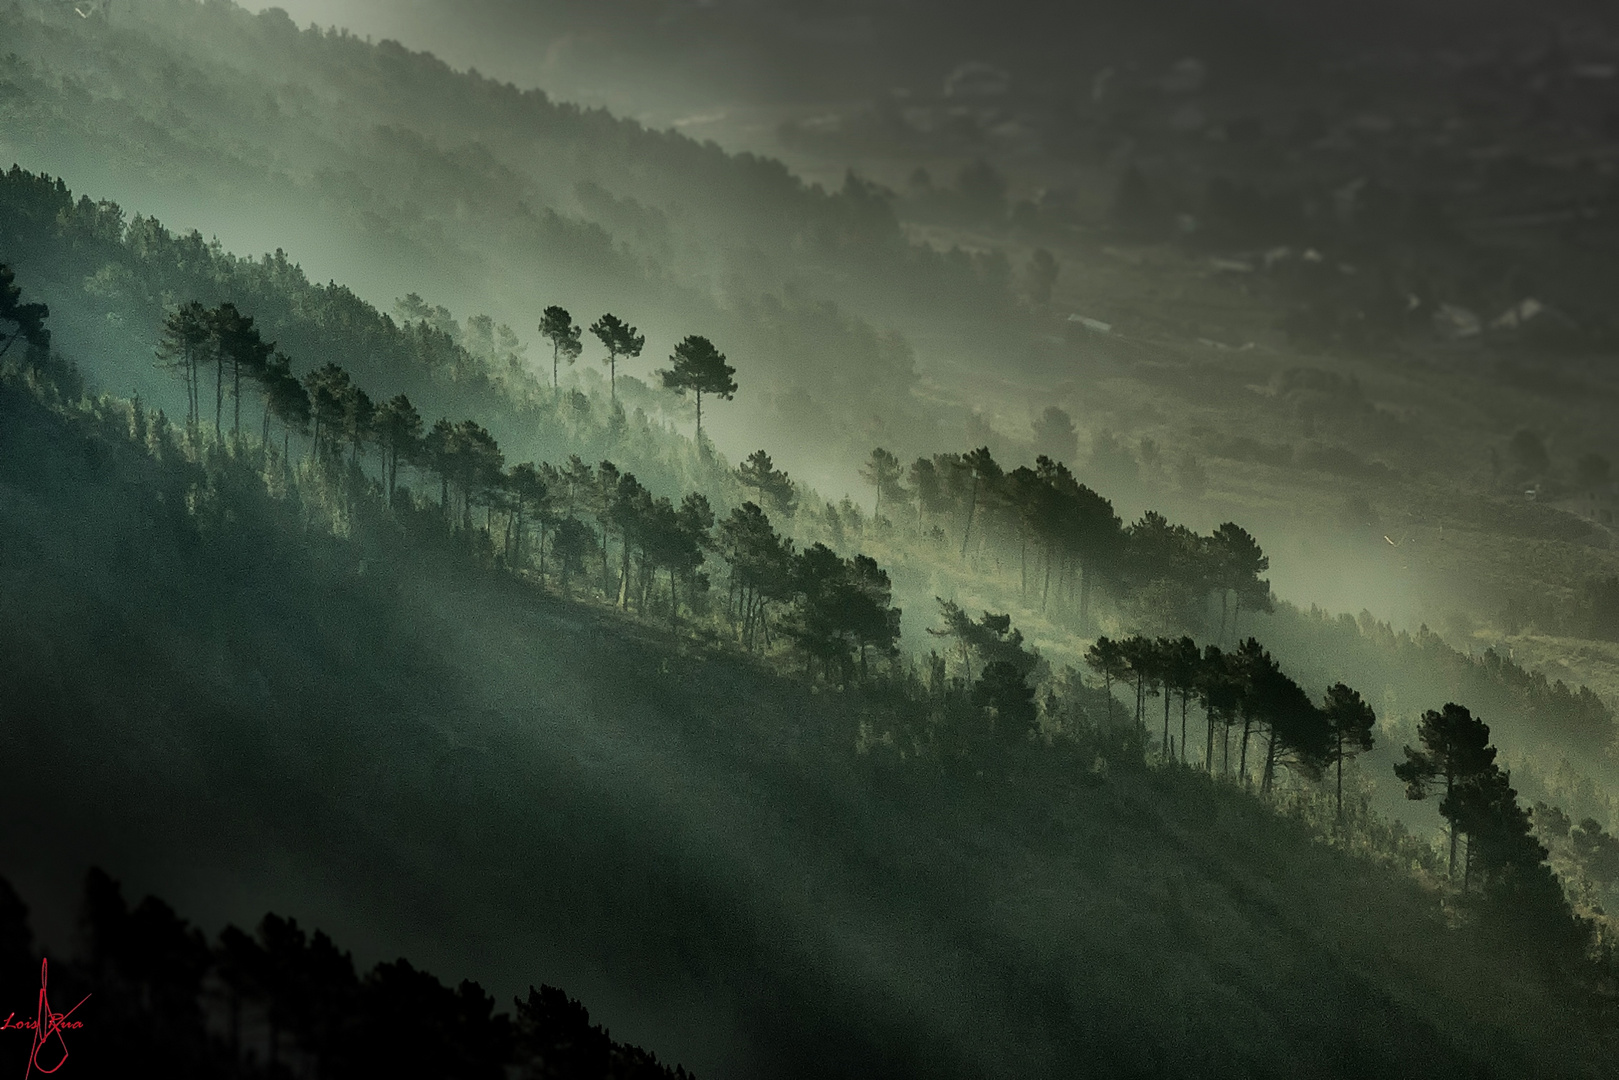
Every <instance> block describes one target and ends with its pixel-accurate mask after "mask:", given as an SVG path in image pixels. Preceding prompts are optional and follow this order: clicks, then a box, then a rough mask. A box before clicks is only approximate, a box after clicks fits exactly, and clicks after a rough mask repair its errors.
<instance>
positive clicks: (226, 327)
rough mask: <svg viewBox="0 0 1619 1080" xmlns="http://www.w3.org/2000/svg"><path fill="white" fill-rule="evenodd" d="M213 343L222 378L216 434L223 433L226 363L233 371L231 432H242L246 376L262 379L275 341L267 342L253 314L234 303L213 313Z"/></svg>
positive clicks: (217, 395)
mask: <svg viewBox="0 0 1619 1080" xmlns="http://www.w3.org/2000/svg"><path fill="white" fill-rule="evenodd" d="M212 329H213V346H214V354H215V357H216V371H217V374H218V379H217V380H216V384H215V412H214V434H215V435H216V436H217V435H218V434H219V420H220V417H219V410H220V407H221V406H222V404H223V395H224V388H223V376H224V369H225V366H226V365H229V367H230V373H231V401H232V405H233V410H234V417H233V419H232V421H231V434H232V435H233V436H235V437H240V436H241V433H242V376H243V375H244V374H245V375H247V376H248V377H249V378H258V377H260V375H261V374H262V373H263V372H264V370H265V369H266V368H267V367H268V366H269V362H270V357H271V355H272V354H273V353H274V352H275V343H274V342H267V341H265V340H264V339H263V338H262V337H261V336H260V335H259V331H258V328H257V327H255V326H254V325H253V318H252V316H250V315H243V314H242V313H241V312H240V311H238V310H236V305H235V304H231V303H223V304H220V305H219V306H218V307H217V308H215V309H214V311H213V315H212Z"/></svg>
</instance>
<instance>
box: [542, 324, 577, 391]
mask: <svg viewBox="0 0 1619 1080" xmlns="http://www.w3.org/2000/svg"><path fill="white" fill-rule="evenodd" d="M583 334H584V330H582V329H581V328H580V327H579V325H578V324H577V323H575V322H574V321H573V316H572V315H570V314H568V310H567V308H562V307H558V306H556V305H555V304H552V305H551V306H550V307H548V308H546V309H545V311H544V312H543V313H542V314H541V315H540V336H541V337H543V338H544V339H545V340H547V341H549V342H550V343H551V388H552V390H553V391H554V392H555V393H556V394H558V395H560V394H561V393H562V383H561V380H560V378H559V376H558V370H559V366H560V364H561V360H562V358H563V357H564V356H566V357H567V358H568V363H569V364H570V365H571V364H572V363H573V362H574V361H575V360H577V359H579V354H580V353H582V352H584V351H585V347H584V345H583V343H582V342H581V341H580V338H581V336H582V335H583Z"/></svg>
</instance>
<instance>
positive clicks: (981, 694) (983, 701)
mask: <svg viewBox="0 0 1619 1080" xmlns="http://www.w3.org/2000/svg"><path fill="white" fill-rule="evenodd" d="M972 700H973V704H974V705H977V706H979V707H980V708H986V709H988V710H989V712H990V715H991V716H992V717H994V720H995V735H996V739H997V741H999V742H1000V744H1001V745H1002V746H1003V747H1007V748H1011V747H1015V746H1017V745H1018V744H1019V743H1021V742H1022V741H1023V740H1024V739H1026V738H1027V737H1028V735H1029V732H1030V730H1031V729H1032V728H1033V727H1034V721H1035V717H1036V716H1037V715H1038V711H1037V710H1036V708H1035V704H1034V687H1032V686H1030V685H1029V681H1028V676H1027V674H1026V673H1025V672H1023V671H1021V670H1020V669H1019V668H1018V666H1017V665H1016V664H1014V663H1012V662H1011V661H1010V660H992V661H990V662H989V664H987V665H986V666H985V667H984V673H983V674H982V675H981V676H979V678H978V681H977V682H976V683H974V684H973V688H972Z"/></svg>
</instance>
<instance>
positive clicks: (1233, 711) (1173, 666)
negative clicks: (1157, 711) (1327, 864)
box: [1085, 636, 1377, 817]
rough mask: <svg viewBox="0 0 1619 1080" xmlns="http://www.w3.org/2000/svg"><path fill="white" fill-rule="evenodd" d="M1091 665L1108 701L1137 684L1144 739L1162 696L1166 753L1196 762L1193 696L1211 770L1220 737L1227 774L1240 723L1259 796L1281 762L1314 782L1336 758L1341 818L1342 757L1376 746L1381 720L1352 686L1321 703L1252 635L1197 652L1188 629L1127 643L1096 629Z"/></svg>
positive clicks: (1246, 768)
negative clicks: (1119, 686)
mask: <svg viewBox="0 0 1619 1080" xmlns="http://www.w3.org/2000/svg"><path fill="white" fill-rule="evenodd" d="M1085 663H1086V664H1087V666H1089V667H1090V668H1091V669H1092V670H1093V671H1095V672H1096V673H1097V674H1099V675H1101V676H1102V678H1103V680H1104V684H1105V687H1106V689H1107V693H1108V704H1109V707H1110V708H1111V707H1112V702H1113V699H1112V689H1113V683H1114V682H1115V681H1119V682H1122V683H1124V684H1126V685H1127V686H1130V687H1131V688H1132V689H1133V690H1134V696H1135V716H1134V723H1135V724H1136V726H1137V728H1138V729H1139V730H1140V733H1141V736H1142V738H1143V742H1145V737H1146V726H1147V715H1146V710H1147V703H1148V701H1149V699H1151V698H1154V697H1161V698H1162V699H1163V703H1164V721H1163V733H1162V736H1161V738H1160V742H1159V746H1160V752H1161V754H1162V756H1163V757H1164V758H1166V759H1175V760H1178V761H1180V762H1181V763H1182V764H1187V763H1190V762H1191V760H1192V755H1191V751H1190V748H1189V746H1188V742H1189V741H1190V740H1189V733H1188V730H1187V714H1188V706H1189V704H1190V703H1191V702H1192V701H1194V700H1195V701H1197V702H1198V704H1199V706H1200V707H1201V708H1202V711H1203V721H1204V733H1203V734H1204V739H1203V753H1202V762H1201V764H1202V767H1203V768H1204V770H1205V771H1207V772H1210V773H1212V772H1213V771H1214V760H1215V739H1216V735H1218V737H1219V743H1220V752H1219V757H1220V766H1219V767H1220V773H1221V775H1222V776H1229V775H1231V773H1232V761H1231V757H1232V745H1231V744H1232V741H1233V733H1234V732H1235V731H1237V730H1238V729H1239V728H1240V730H1241V734H1240V735H1239V736H1236V738H1235V741H1236V743H1237V747H1236V754H1237V761H1236V775H1237V777H1239V778H1240V780H1241V782H1242V783H1243V784H1244V785H1247V784H1249V783H1250V782H1251V781H1252V780H1253V771H1254V770H1253V769H1252V768H1250V765H1249V749H1250V746H1252V747H1253V748H1254V750H1255V758H1256V760H1255V765H1256V766H1257V767H1258V772H1259V776H1258V782H1259V791H1260V793H1261V794H1266V793H1269V792H1270V790H1271V788H1272V785H1273V783H1274V780H1275V776H1276V768H1277V766H1279V765H1281V766H1286V767H1287V768H1289V769H1291V770H1293V771H1294V772H1296V773H1298V774H1300V775H1302V776H1305V777H1308V778H1309V779H1311V780H1318V779H1321V778H1322V776H1323V774H1324V772H1325V771H1326V770H1327V769H1328V768H1329V767H1332V766H1336V770H1337V775H1336V784H1335V788H1336V802H1337V809H1338V813H1339V815H1340V817H1341V816H1342V814H1343V762H1344V761H1345V760H1346V759H1350V758H1353V757H1355V756H1357V755H1359V754H1361V753H1364V752H1365V751H1368V750H1370V749H1371V748H1372V729H1373V727H1374V725H1375V724H1376V720H1377V718H1376V716H1375V714H1374V713H1373V712H1372V709H1371V707H1370V706H1369V705H1367V704H1366V703H1365V702H1364V701H1363V700H1362V699H1361V697H1360V695H1359V694H1358V693H1357V692H1356V691H1354V690H1352V689H1350V688H1349V687H1347V686H1345V685H1343V684H1342V683H1336V684H1334V685H1333V686H1331V687H1329V688H1328V689H1327V691H1326V694H1325V695H1324V697H1323V699H1322V702H1321V704H1319V705H1317V704H1315V703H1314V702H1313V701H1311V699H1310V697H1309V695H1308V694H1307V693H1305V691H1304V690H1303V689H1302V688H1301V687H1300V686H1299V685H1298V684H1297V683H1296V682H1294V681H1293V680H1292V679H1291V678H1289V677H1288V676H1287V675H1286V674H1285V673H1284V672H1283V671H1282V669H1281V665H1279V664H1278V663H1277V662H1276V661H1275V660H1274V659H1273V658H1272V657H1271V655H1270V653H1268V652H1267V651H1265V649H1264V648H1262V647H1261V646H1260V644H1259V642H1257V641H1255V640H1254V639H1253V638H1248V639H1247V640H1246V641H1244V642H1242V643H1241V644H1240V645H1239V646H1238V647H1237V648H1236V649H1235V650H1233V651H1230V652H1225V651H1222V650H1221V649H1220V648H1219V647H1218V646H1216V645H1209V646H1206V647H1205V648H1204V649H1203V650H1202V651H1201V652H1199V650H1198V647H1197V644H1196V642H1194V641H1193V640H1192V639H1191V638H1189V637H1182V638H1179V639H1171V638H1156V639H1153V638H1147V637H1141V636H1136V637H1130V638H1126V639H1124V640H1122V641H1113V640H1111V639H1109V638H1106V637H1100V638H1097V639H1096V641H1095V642H1094V643H1093V644H1092V645H1091V647H1090V649H1089V650H1088V651H1087V652H1086V654H1085ZM1176 697H1179V699H1180V737H1179V741H1178V742H1177V741H1176V740H1175V739H1174V737H1173V736H1172V735H1171V732H1170V720H1171V710H1172V706H1173V704H1174V699H1175V698H1176ZM1110 720H1111V717H1110Z"/></svg>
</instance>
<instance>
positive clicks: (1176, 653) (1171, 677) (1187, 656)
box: [1163, 637, 1203, 764]
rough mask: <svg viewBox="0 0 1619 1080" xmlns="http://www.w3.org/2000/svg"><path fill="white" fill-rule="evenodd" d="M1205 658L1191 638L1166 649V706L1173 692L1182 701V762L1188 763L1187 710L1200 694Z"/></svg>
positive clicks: (1168, 645) (1164, 672) (1181, 640)
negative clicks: (1198, 693)
mask: <svg viewBox="0 0 1619 1080" xmlns="http://www.w3.org/2000/svg"><path fill="white" fill-rule="evenodd" d="M1202 667H1203V657H1202V655H1201V654H1200V653H1199V652H1198V648H1197V642H1195V641H1193V640H1192V639H1191V638H1189V637H1183V638H1181V639H1180V640H1178V641H1171V642H1169V643H1168V644H1167V646H1166V647H1165V656H1164V669H1163V677H1164V680H1165V690H1164V706H1165V708H1166V709H1167V708H1168V706H1169V694H1170V692H1171V691H1173V692H1174V693H1176V694H1179V695H1180V699H1181V747H1180V751H1181V752H1180V757H1181V762H1182V764H1184V763H1185V762H1186V757H1187V750H1186V709H1187V706H1188V705H1189V704H1190V703H1191V700H1192V698H1193V697H1194V696H1196V694H1197V692H1198V675H1199V674H1200V672H1201V671H1202Z"/></svg>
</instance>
